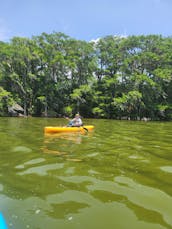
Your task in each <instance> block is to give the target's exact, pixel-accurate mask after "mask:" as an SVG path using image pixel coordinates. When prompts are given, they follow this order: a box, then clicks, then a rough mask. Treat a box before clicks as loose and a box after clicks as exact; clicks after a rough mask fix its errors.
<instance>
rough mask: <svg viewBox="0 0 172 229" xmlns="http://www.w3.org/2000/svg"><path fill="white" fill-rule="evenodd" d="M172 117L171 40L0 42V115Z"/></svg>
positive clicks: (52, 37)
mask: <svg viewBox="0 0 172 229" xmlns="http://www.w3.org/2000/svg"><path fill="white" fill-rule="evenodd" d="M15 104H17V105H20V106H21V107H22V109H23V111H22V112H23V115H24V116H28V115H31V116H56V117H57V116H59V117H60V116H64V115H66V116H71V115H72V114H74V113H76V112H80V114H81V115H82V116H84V117H96V118H109V119H122V118H127V119H133V120H136V119H143V118H148V119H151V120H171V119H172V38H171V37H162V36H161V35H147V36H143V35H142V36H128V37H119V36H106V37H103V38H100V39H97V40H96V41H90V42H86V41H82V40H76V39H73V38H71V37H69V36H67V35H65V34H63V33H56V32H54V33H52V34H47V33H42V34H41V35H40V36H33V37H32V38H21V37H14V38H12V39H11V41H10V42H0V116H6V115H10V107H13V105H15Z"/></svg>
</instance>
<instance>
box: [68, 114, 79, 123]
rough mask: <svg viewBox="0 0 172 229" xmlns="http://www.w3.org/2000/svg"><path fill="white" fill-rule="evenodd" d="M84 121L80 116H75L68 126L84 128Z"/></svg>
mask: <svg viewBox="0 0 172 229" xmlns="http://www.w3.org/2000/svg"><path fill="white" fill-rule="evenodd" d="M82 125H83V123H82V120H81V117H80V115H79V114H76V115H75V118H73V119H72V120H71V121H70V122H69V124H68V125H67V126H82Z"/></svg>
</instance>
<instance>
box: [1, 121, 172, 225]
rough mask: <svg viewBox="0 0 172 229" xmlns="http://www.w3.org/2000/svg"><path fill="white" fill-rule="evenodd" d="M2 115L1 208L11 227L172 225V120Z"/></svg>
mask: <svg viewBox="0 0 172 229" xmlns="http://www.w3.org/2000/svg"><path fill="white" fill-rule="evenodd" d="M84 123H88V124H94V125H95V130H94V131H93V132H92V133H88V134H87V133H83V134H78V133H77V134H60V135H50V136H44V133H43V128H44V126H48V125H52V126H53V125H65V124H66V123H65V120H64V119H43V118H42V119H41V118H28V119H25V118H21V119H20V118H1V119H0V137H1V143H0V159H1V160H0V203H1V204H0V212H2V213H3V215H4V216H5V220H6V222H7V224H8V227H9V228H12V229H13V228H14V229H16V228H17V229H24V228H31V229H38V228H40V229H44V228H45V229H46V228H51V229H56V228H62V229H68V228H69V229H80V228H83V229H88V228H89V229H95V228H100V229H104V228H108V229H114V228H117V229H125V228H126V229H128V228H129V227H130V228H133V229H138V228H141V229H145V228H146V229H165V228H168V229H170V228H172V217H171V216H172V215H171V214H172V213H171V212H172V154H171V149H172V142H171V137H172V123H171V122H169V123H167V122H166V123H163V122H130V121H114V120H84Z"/></svg>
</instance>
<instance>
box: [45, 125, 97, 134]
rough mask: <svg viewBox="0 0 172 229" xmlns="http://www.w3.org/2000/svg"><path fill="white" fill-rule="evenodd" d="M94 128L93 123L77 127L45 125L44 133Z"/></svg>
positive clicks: (81, 130)
mask: <svg viewBox="0 0 172 229" xmlns="http://www.w3.org/2000/svg"><path fill="white" fill-rule="evenodd" d="M93 129H94V126H93V125H88V126H79V127H67V126H64V127H61V126H46V127H44V133H45V134H46V133H49V134H54V133H64V132H66V133H70V132H83V131H91V130H93Z"/></svg>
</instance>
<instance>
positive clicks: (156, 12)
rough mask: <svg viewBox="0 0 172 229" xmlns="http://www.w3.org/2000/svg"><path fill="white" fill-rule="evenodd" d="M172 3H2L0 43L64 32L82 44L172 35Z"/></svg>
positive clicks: (74, 0) (5, 0)
mask: <svg viewBox="0 0 172 229" xmlns="http://www.w3.org/2000/svg"><path fill="white" fill-rule="evenodd" d="M171 23H172V0H0V41H4V42H8V41H10V39H12V38H13V37H16V36H17V37H28V38H32V36H39V35H41V33H43V32H45V33H49V34H50V33H53V32H62V33H64V34H66V35H68V36H70V37H72V38H74V39H78V40H85V41H90V40H96V39H98V38H100V37H105V36H108V35H116V36H130V35H149V34H159V35H162V36H165V37H166V36H171V35H172V26H171Z"/></svg>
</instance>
